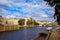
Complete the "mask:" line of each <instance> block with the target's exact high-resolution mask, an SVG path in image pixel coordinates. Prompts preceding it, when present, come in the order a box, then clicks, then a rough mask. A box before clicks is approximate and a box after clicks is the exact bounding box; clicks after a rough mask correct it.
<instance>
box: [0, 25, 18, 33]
mask: <svg viewBox="0 0 60 40" xmlns="http://www.w3.org/2000/svg"><path fill="white" fill-rule="evenodd" d="M18 29H19V26H18V25H0V32H1V31H10V30H18Z"/></svg>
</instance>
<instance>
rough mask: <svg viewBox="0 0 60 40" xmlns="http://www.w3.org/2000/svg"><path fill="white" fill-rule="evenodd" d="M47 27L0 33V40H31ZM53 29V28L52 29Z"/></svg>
mask: <svg viewBox="0 0 60 40" xmlns="http://www.w3.org/2000/svg"><path fill="white" fill-rule="evenodd" d="M46 28H47V27H34V28H21V29H19V30H17V31H9V32H0V40H33V39H34V38H36V37H37V36H38V35H39V33H40V32H41V31H44V30H46ZM53 29H55V27H53Z"/></svg>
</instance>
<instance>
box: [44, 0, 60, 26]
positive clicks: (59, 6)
mask: <svg viewBox="0 0 60 40" xmlns="http://www.w3.org/2000/svg"><path fill="white" fill-rule="evenodd" d="M44 1H46V2H47V3H48V4H49V5H50V6H51V7H53V6H55V13H54V18H57V20H56V21H57V22H58V25H60V0H44Z"/></svg>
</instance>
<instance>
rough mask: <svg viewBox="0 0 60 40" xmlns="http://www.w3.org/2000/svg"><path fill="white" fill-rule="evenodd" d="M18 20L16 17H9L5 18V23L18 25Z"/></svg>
mask: <svg viewBox="0 0 60 40" xmlns="http://www.w3.org/2000/svg"><path fill="white" fill-rule="evenodd" d="M18 20H19V19H17V18H10V19H7V20H6V24H8V25H18Z"/></svg>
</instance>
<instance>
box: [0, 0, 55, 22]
mask: <svg viewBox="0 0 60 40" xmlns="http://www.w3.org/2000/svg"><path fill="white" fill-rule="evenodd" d="M53 14H54V7H50V6H49V5H48V4H47V2H45V1H43V0H0V15H3V16H4V17H6V18H33V19H36V20H41V21H51V22H54V18H53Z"/></svg>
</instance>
